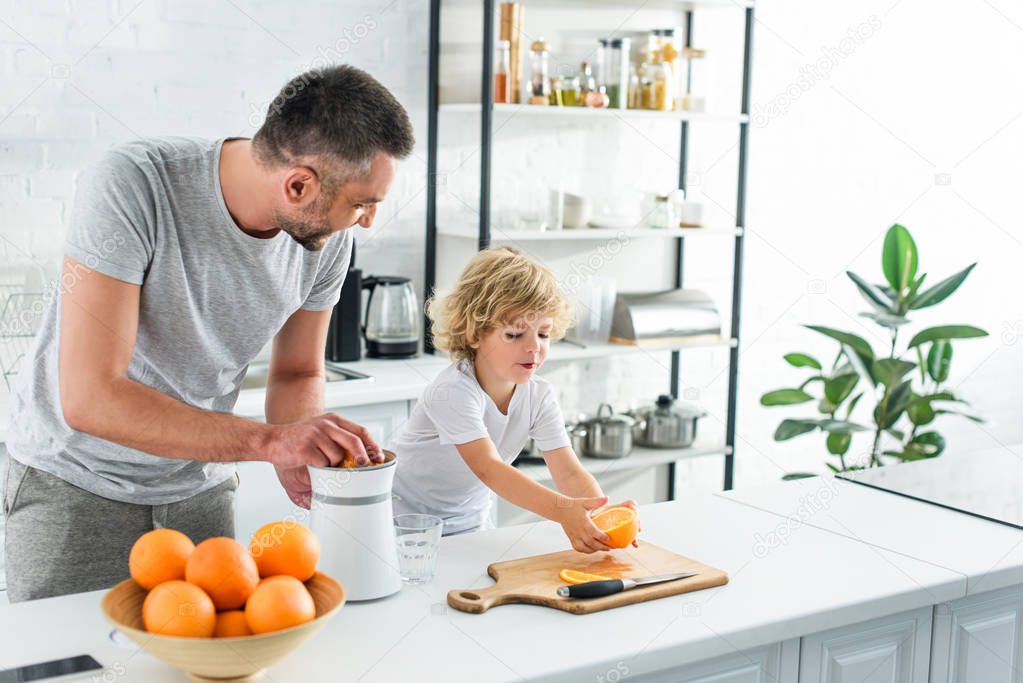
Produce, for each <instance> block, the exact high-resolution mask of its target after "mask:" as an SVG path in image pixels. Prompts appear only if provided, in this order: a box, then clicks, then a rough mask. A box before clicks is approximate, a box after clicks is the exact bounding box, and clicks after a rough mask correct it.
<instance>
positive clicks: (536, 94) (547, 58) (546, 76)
mask: <svg viewBox="0 0 1023 683" xmlns="http://www.w3.org/2000/svg"><path fill="white" fill-rule="evenodd" d="M550 63H551V53H550V51H548V49H547V41H545V40H544V39H543V38H538V39H537V40H535V41H533V44H532V45H530V47H529V66H530V69H529V104H541V105H544V104H550V97H551V83H550V68H551V67H550Z"/></svg>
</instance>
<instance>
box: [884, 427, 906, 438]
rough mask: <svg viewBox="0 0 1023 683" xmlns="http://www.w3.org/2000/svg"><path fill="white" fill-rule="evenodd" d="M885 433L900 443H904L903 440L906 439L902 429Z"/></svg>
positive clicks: (887, 430)
mask: <svg viewBox="0 0 1023 683" xmlns="http://www.w3.org/2000/svg"><path fill="white" fill-rule="evenodd" d="M885 431H886V432H888V433H889V434H891V435H892V436H894V437H895V438H896V439H898V440H899V441H902V440H903V439H905V438H906V434H905V432H903V431H902V430H901V429H886V430H885Z"/></svg>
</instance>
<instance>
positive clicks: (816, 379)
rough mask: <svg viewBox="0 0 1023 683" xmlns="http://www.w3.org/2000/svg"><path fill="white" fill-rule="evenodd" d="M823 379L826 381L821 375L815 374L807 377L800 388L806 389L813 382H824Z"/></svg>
mask: <svg viewBox="0 0 1023 683" xmlns="http://www.w3.org/2000/svg"><path fill="white" fill-rule="evenodd" d="M823 381H824V378H823V377H821V376H820V375H814V376H813V377H809V378H807V380H806V381H805V382H803V383H802V384H800V385H799V387H798V388H799V389H806V388H807V387H808V386H810V383H811V382H823Z"/></svg>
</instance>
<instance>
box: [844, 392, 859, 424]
mask: <svg viewBox="0 0 1023 683" xmlns="http://www.w3.org/2000/svg"><path fill="white" fill-rule="evenodd" d="M861 398H863V392H862V391H861V392H860V393H858V394H856V395H855V396H853V399H852V400H851V401H849V405H848V406H847V407H846V410H845V417H846V418H847V419H848V418H850V417H852V413H853V409H854V408H855V407H856V404H857V403H859V402H860V399H861Z"/></svg>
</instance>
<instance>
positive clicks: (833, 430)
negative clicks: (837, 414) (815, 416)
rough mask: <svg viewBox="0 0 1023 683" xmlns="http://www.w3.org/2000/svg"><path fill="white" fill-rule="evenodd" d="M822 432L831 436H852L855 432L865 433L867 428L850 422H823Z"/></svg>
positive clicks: (821, 425)
mask: <svg viewBox="0 0 1023 683" xmlns="http://www.w3.org/2000/svg"><path fill="white" fill-rule="evenodd" d="M820 428H821V430H823V431H825V432H828V433H829V434H852V433H853V432H865V431H867V428H866V427H864V426H863V425H861V424H856V423H855V422H849V421H848V420H821V422H820Z"/></svg>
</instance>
